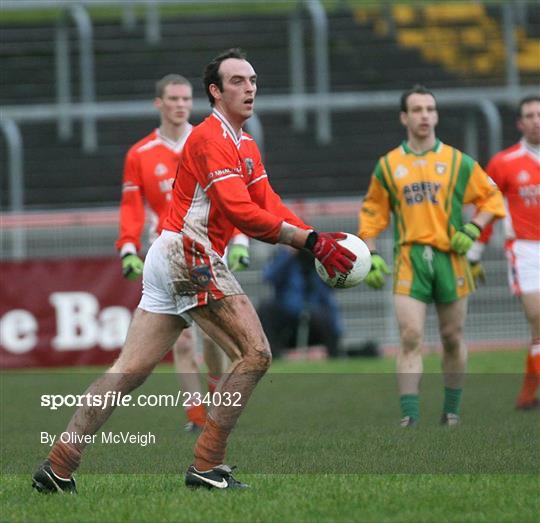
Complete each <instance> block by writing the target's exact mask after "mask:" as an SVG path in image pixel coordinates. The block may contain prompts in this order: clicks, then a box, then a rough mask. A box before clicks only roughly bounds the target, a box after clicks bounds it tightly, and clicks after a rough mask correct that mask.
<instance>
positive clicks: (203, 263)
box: [139, 231, 244, 325]
mask: <svg viewBox="0 0 540 523" xmlns="http://www.w3.org/2000/svg"><path fill="white" fill-rule="evenodd" d="M238 294H244V291H243V290H242V287H241V286H240V284H239V283H238V281H237V280H236V278H235V277H234V276H233V274H232V273H231V271H229V269H227V266H226V265H225V263H224V262H223V260H222V259H221V257H220V256H219V255H218V254H217V253H216V252H215V251H213V250H211V249H208V248H205V247H204V246H203V245H202V244H201V243H199V242H196V241H195V240H193V239H191V238H190V237H189V236H186V235H185V234H180V233H175V232H172V231H163V232H162V233H161V235H160V236H159V238H158V239H157V240H156V241H155V242H154V243H152V245H151V246H150V249H149V250H148V253H147V255H146V259H145V261H144V271H143V293H142V298H141V301H140V303H139V308H141V309H143V310H145V311H149V312H155V313H157V314H177V315H179V316H182V318H184V319H185V320H186V321H187V322H188V325H190V324H191V322H192V320H191V317H190V315H189V314H188V313H187V311H189V309H193V308H194V307H201V306H203V305H208V303H210V302H211V301H217V300H220V299H222V298H224V297H225V296H234V295H238Z"/></svg>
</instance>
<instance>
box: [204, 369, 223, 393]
mask: <svg viewBox="0 0 540 523" xmlns="http://www.w3.org/2000/svg"><path fill="white" fill-rule="evenodd" d="M220 378H221V376H217V375H212V374H208V375H207V376H206V383H207V384H208V392H209V393H210V394H214V392H216V387H217V384H218V383H219V380H220Z"/></svg>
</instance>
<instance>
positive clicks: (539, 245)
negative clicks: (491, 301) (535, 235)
mask: <svg viewBox="0 0 540 523" xmlns="http://www.w3.org/2000/svg"><path fill="white" fill-rule="evenodd" d="M506 257H507V258H508V282H509V284H510V288H511V289H512V293H513V294H515V295H516V296H520V295H521V294H528V293H531V292H540V242H537V241H532V240H512V241H510V242H507V244H506Z"/></svg>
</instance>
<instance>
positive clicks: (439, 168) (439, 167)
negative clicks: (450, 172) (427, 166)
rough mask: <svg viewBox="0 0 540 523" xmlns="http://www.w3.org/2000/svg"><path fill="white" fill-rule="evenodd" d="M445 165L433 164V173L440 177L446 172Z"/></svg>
mask: <svg viewBox="0 0 540 523" xmlns="http://www.w3.org/2000/svg"><path fill="white" fill-rule="evenodd" d="M446 167H447V165H446V164H445V163H442V162H435V172H436V173H437V174H439V175H440V176H442V175H443V174H444V173H445V172H446Z"/></svg>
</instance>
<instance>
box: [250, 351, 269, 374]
mask: <svg viewBox="0 0 540 523" xmlns="http://www.w3.org/2000/svg"><path fill="white" fill-rule="evenodd" d="M243 360H244V364H245V366H246V367H248V368H249V369H250V370H254V371H257V372H260V371H262V372H266V371H267V370H268V368H269V367H270V365H271V364H272V353H271V352H270V348H269V347H263V348H254V349H252V350H249V351H247V352H246V354H245V355H244V358H243Z"/></svg>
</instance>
